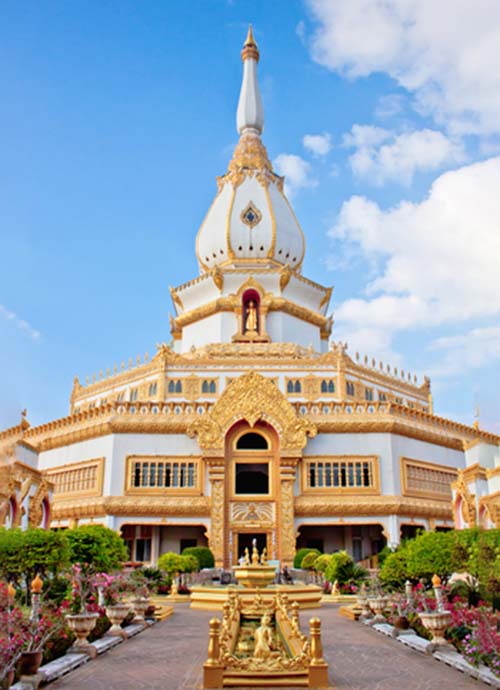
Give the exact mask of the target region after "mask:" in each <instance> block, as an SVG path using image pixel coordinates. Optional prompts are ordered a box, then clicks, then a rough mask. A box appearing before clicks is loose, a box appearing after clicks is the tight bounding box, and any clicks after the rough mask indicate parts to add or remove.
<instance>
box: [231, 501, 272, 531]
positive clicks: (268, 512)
mask: <svg viewBox="0 0 500 690" xmlns="http://www.w3.org/2000/svg"><path fill="white" fill-rule="evenodd" d="M274 509H275V506H274V503H272V502H270V501H238V502H233V503H231V504H230V520H231V523H232V524H233V525H236V523H242V524H245V523H249V522H253V523H255V522H258V523H259V524H260V525H273V524H274V520H275V510H274Z"/></svg>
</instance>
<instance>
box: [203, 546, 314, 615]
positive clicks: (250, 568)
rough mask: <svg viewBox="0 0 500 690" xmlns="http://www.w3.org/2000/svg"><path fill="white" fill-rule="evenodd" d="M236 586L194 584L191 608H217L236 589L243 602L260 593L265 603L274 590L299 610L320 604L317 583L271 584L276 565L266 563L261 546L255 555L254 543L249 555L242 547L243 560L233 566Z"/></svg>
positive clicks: (273, 593) (272, 595)
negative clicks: (289, 600)
mask: <svg viewBox="0 0 500 690" xmlns="http://www.w3.org/2000/svg"><path fill="white" fill-rule="evenodd" d="M233 572H234V575H235V577H236V580H237V581H238V585H237V586H236V585H229V586H220V585H198V586H194V587H191V608H192V609H204V610H209V611H220V610H221V609H222V608H223V605H224V603H225V602H227V601H228V598H229V597H230V596H231V593H234V592H236V591H237V592H238V594H239V596H240V598H241V600H242V602H243V604H244V605H247V604H249V603H251V602H252V601H253V599H254V598H255V596H256V595H257V594H260V595H261V596H262V597H263V599H264V601H265V602H266V604H270V603H271V601H272V600H273V599H274V597H275V595H276V594H278V593H281V594H287V595H288V596H289V597H291V598H293V600H294V601H297V602H298V604H299V607H300V608H301V609H313V608H318V607H319V606H321V597H322V590H321V587H318V586H317V585H306V584H303V583H297V584H286V585H274V584H272V583H273V581H274V578H275V576H276V566H275V565H270V564H269V563H268V562H267V552H266V549H263V551H262V554H261V555H260V556H259V553H258V551H257V547H256V545H255V544H254V545H253V548H252V556H251V557H250V554H249V551H248V549H245V555H244V558H243V563H242V564H241V565H236V566H233Z"/></svg>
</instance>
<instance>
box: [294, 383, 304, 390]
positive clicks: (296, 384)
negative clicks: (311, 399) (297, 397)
mask: <svg viewBox="0 0 500 690" xmlns="http://www.w3.org/2000/svg"><path fill="white" fill-rule="evenodd" d="M294 392H295V393H301V392H302V386H301V384H300V381H295V386H294Z"/></svg>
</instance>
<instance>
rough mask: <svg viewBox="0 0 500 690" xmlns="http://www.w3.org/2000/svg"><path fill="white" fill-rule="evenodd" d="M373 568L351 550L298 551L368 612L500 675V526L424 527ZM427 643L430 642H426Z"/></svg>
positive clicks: (375, 620)
mask: <svg viewBox="0 0 500 690" xmlns="http://www.w3.org/2000/svg"><path fill="white" fill-rule="evenodd" d="M379 564H380V569H379V570H378V571H370V572H369V571H367V570H365V569H364V568H360V567H359V566H358V565H356V564H355V563H354V561H353V560H352V558H351V557H350V556H349V555H348V554H347V553H346V552H345V551H338V552H336V553H334V554H330V555H328V554H320V553H319V551H317V550H314V549H301V550H299V551H298V552H297V554H296V557H295V562H294V566H295V567H300V568H302V569H303V570H307V571H309V572H310V573H311V575H312V577H313V580H314V581H316V582H319V583H320V584H322V585H323V586H324V588H325V592H329V591H332V588H333V590H334V591H335V593H337V594H340V595H342V594H356V595H357V602H358V607H359V608H358V610H360V612H361V617H362V619H364V620H365V621H367V622H370V623H371V624H381V623H382V624H385V623H386V624H390V625H392V626H394V628H395V630H396V634H401V635H402V634H407V633H414V634H415V635H418V636H419V637H420V638H423V640H425V641H428V643H429V650H431V649H435V648H436V647H439V648H441V649H443V650H445V649H448V650H454V651H456V652H458V653H460V654H461V655H462V657H463V658H464V659H465V660H466V661H467V662H468V663H469V664H470V665H471V666H473V667H476V668H487V669H488V670H489V672H491V674H493V675H494V676H495V677H496V678H500V530H498V529H497V530H487V531H485V530H480V529H469V530H460V531H453V530H451V531H449V532H423V533H421V534H419V535H418V536H417V537H416V538H415V539H411V540H408V541H405V542H403V543H402V544H401V545H400V546H399V547H398V548H397V549H396V550H395V551H391V550H390V549H389V548H385V549H384V550H383V551H382V552H381V553H380V554H379ZM421 648H422V649H424V646H421Z"/></svg>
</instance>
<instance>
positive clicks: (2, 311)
mask: <svg viewBox="0 0 500 690" xmlns="http://www.w3.org/2000/svg"><path fill="white" fill-rule="evenodd" d="M0 316H3V318H4V319H5V320H6V321H11V322H12V323H13V324H14V325H15V326H16V328H18V329H19V330H20V331H23V333H26V335H27V336H28V337H29V338H31V339H32V340H38V339H39V338H40V335H41V333H40V332H39V331H37V330H36V329H34V328H33V326H31V325H30V324H29V323H28V322H27V321H25V320H24V319H21V318H19V316H18V315H17V314H15V313H14V312H13V311H10V310H9V309H7V308H6V307H4V306H3V304H0Z"/></svg>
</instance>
